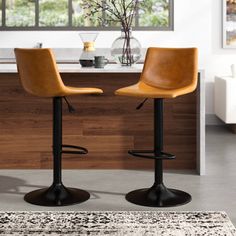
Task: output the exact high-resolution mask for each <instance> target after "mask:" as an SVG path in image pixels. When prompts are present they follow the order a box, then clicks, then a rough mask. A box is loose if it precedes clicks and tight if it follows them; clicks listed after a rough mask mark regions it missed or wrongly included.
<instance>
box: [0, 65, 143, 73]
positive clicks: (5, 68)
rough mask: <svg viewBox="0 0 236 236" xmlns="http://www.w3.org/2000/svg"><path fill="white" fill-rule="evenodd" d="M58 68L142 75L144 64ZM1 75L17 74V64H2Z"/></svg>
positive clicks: (75, 71)
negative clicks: (102, 67) (98, 67)
mask: <svg viewBox="0 0 236 236" xmlns="http://www.w3.org/2000/svg"><path fill="white" fill-rule="evenodd" d="M58 68H59V71H60V73H141V72H142V69H143V64H136V65H133V66H131V67H129V66H120V65H117V64H108V65H106V66H105V68H104V69H96V68H93V67H89V68H84V67H81V66H80V65H79V64H58ZM0 73H17V68H16V64H12V63H11V64H0Z"/></svg>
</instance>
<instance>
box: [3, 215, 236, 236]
mask: <svg viewBox="0 0 236 236" xmlns="http://www.w3.org/2000/svg"><path fill="white" fill-rule="evenodd" d="M0 234H1V235H97V236H98V235H99V236H100V235H118V236H121V235H133V236H134V235H135V236H138V235H145V236H146V235H147V236H149V235H155V236H158V235H161V236H162V235H163V236H197V235H198V236H221V235H222V236H223V235H224V236H235V235H236V230H235V228H234V226H233V224H232V223H231V221H230V220H229V218H228V216H227V215H226V213H224V212H158V211H155V212H153V211H148V212H147V211H139V212H136V211H131V212H129V211H126V212H125V211H124V212H102V211H101V212H70V211H69V212H0Z"/></svg>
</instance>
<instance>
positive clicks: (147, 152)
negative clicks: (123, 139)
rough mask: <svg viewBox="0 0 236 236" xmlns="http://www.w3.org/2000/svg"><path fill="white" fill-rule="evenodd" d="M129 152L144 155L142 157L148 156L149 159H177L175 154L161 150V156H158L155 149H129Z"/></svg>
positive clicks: (133, 154)
mask: <svg viewBox="0 0 236 236" xmlns="http://www.w3.org/2000/svg"><path fill="white" fill-rule="evenodd" d="M128 153H129V154H130V155H132V156H134V157H142V158H147V159H160V160H173V159H175V156H174V155H172V154H169V153H165V152H161V155H160V156H156V155H155V154H154V151H153V150H130V151H128ZM148 154H149V155H148ZM151 154H152V155H151Z"/></svg>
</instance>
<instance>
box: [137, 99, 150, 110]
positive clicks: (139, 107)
mask: <svg viewBox="0 0 236 236" xmlns="http://www.w3.org/2000/svg"><path fill="white" fill-rule="evenodd" d="M147 100H148V98H145V99H144V100H143V101H142V102H141V103H140V104H139V105H138V106H137V107H136V110H140V109H141V108H142V107H143V105H144V103H145V102H146V101H147Z"/></svg>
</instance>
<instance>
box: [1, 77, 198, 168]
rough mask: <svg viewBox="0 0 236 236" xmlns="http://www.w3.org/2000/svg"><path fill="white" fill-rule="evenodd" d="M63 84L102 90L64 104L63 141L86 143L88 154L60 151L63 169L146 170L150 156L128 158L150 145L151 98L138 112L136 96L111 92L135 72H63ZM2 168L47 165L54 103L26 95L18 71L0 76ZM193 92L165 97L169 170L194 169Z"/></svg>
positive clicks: (127, 82) (49, 163) (150, 164)
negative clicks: (70, 109) (171, 157)
mask: <svg viewBox="0 0 236 236" xmlns="http://www.w3.org/2000/svg"><path fill="white" fill-rule="evenodd" d="M62 77H63V80H64V82H65V84H67V85H70V86H77V87H87V86H88V87H99V88H102V89H103V90H104V94H103V95H101V96H98V95H84V96H74V97H69V98H68V99H69V101H70V102H71V104H72V105H73V106H74V107H75V108H76V113H75V114H70V113H69V112H68V110H67V106H66V104H65V103H63V105H64V106H63V113H64V116H63V141H64V143H65V144H74V145H79V146H84V147H86V148H87V149H88V150H89V153H88V155H86V156H78V155H63V167H64V168H69V169H77V168H89V169H91V168H94V169H107V168H111V169H112V168H117V169H120V168H122V169H123V168H124V169H146V168H152V167H153V161H152V160H146V159H139V158H134V157H130V156H129V155H128V154H127V151H128V150H129V149H134V148H136V149H142V148H143V149H149V148H150V149H153V148H152V145H153V101H152V100H151V99H150V100H148V101H147V103H146V104H145V106H144V107H143V108H142V109H141V110H139V111H137V110H136V109H135V108H136V106H137V105H138V104H139V103H140V102H141V101H142V99H139V98H129V97H118V96H114V91H115V90H116V89H118V88H121V87H124V86H127V85H131V84H133V83H135V82H136V81H137V80H138V78H139V74H99V75H96V74H62ZM0 94H1V97H0V168H12V169H14V168H16V169H17V168H22V169H24V168H51V166H52V151H51V145H52V136H51V133H52V101H51V99H45V98H38V97H33V96H31V95H28V94H26V93H25V92H24V91H23V89H22V87H21V85H20V83H19V79H18V76H17V74H0ZM196 107H197V98H196V93H192V94H189V95H186V96H182V97H179V98H177V99H170V100H165V114H164V132H165V136H164V147H165V151H167V152H170V153H173V154H175V155H176V157H177V158H176V160H172V161H165V167H166V168H171V169H195V168H196V155H197V154H196V153H197V150H196V147H197V143H196V140H197V138H196V135H197V133H196V123H197V120H196V119H197V118H196V117H197V116H196V115H197V114H196V111H197V109H196Z"/></svg>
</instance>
